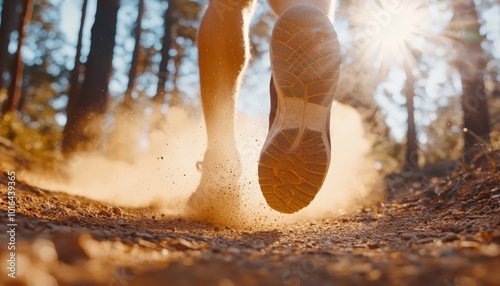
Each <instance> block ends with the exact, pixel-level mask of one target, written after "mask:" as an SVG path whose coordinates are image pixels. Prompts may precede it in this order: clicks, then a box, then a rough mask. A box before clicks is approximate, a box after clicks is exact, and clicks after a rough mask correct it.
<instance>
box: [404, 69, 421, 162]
mask: <svg viewBox="0 0 500 286" xmlns="http://www.w3.org/2000/svg"><path fill="white" fill-rule="evenodd" d="M405 72H406V87H405V93H406V110H407V112H408V129H407V131H406V153H405V161H404V164H403V172H408V171H413V170H416V169H418V141H417V128H416V126H415V106H414V104H413V103H414V98H415V79H414V77H413V74H412V71H411V69H410V68H409V67H407V68H405Z"/></svg>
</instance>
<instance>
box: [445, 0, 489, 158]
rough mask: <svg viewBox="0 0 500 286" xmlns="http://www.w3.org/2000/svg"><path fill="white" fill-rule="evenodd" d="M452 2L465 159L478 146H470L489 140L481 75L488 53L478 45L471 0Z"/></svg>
mask: <svg viewBox="0 0 500 286" xmlns="http://www.w3.org/2000/svg"><path fill="white" fill-rule="evenodd" d="M452 5H453V11H454V13H455V15H454V19H453V20H454V22H455V23H454V24H455V29H456V30H457V31H458V32H459V35H460V36H459V41H458V43H457V44H458V53H457V55H456V56H457V58H456V60H455V62H456V65H457V67H458V70H459V72H460V76H461V81H462V91H463V94H462V100H461V103H462V109H463V128H464V149H463V152H464V157H465V160H466V161H468V160H470V159H472V158H473V157H474V156H475V155H476V154H477V152H478V151H481V150H482V148H473V147H475V146H477V145H480V146H482V145H484V144H489V143H490V136H489V133H490V118H489V114H488V102H487V97H486V91H485V86H484V78H483V76H484V70H485V68H486V63H487V60H488V56H487V55H486V54H485V52H484V51H483V49H482V47H481V42H482V40H483V36H482V35H481V34H480V32H479V28H480V24H479V21H478V14H477V10H476V6H475V4H474V1H472V0H465V1H458V2H456V3H453V4H452ZM473 149H476V150H475V151H474V150H473Z"/></svg>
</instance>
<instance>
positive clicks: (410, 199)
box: [0, 164, 500, 286]
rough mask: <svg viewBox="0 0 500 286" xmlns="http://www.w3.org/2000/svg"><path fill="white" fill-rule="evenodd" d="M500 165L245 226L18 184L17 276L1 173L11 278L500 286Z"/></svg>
mask: <svg viewBox="0 0 500 286" xmlns="http://www.w3.org/2000/svg"><path fill="white" fill-rule="evenodd" d="M495 166H496V165H494V164H493V165H492V166H486V167H483V168H478V169H476V170H474V171H469V172H455V173H454V174H450V175H449V176H448V177H444V178H426V177H419V178H416V179H415V178H414V179H412V180H410V179H405V178H403V177H401V176H397V175H392V176H389V177H388V178H387V179H386V188H387V193H388V199H387V201H386V202H385V203H382V204H378V205H374V206H372V207H369V208H367V207H363V208H359V209H357V210H353V213H352V214H349V215H343V216H341V217H332V218H330V219H322V220H318V221H315V222H307V223H297V224H294V225H290V226H280V225H277V226H275V227H274V228H271V229H269V230H267V231H262V230H259V231H252V230H248V229H247V230H239V229H231V228H227V227H221V226H217V225H210V224H203V223H198V222H193V221H187V220H184V219H179V218H169V217H166V216H162V215H159V214H158V213H159V212H158V211H157V210H155V209H147V208H144V209H131V208H123V207H117V206H112V205H106V204H102V203H99V202H96V201H92V200H89V199H86V198H83V197H78V196H71V195H68V194H64V193H58V192H51V191H47V190H42V189H39V188H37V187H36V186H30V185H27V184H24V183H23V182H19V181H18V182H17V185H16V207H17V209H16V211H17V214H16V217H15V220H16V223H17V227H16V273H15V274H16V278H15V279H12V278H9V277H8V276H7V275H8V273H9V270H8V269H7V266H8V262H7V259H9V255H10V251H9V250H8V249H7V246H8V239H9V233H7V230H8V228H7V223H8V204H9V199H8V193H7V185H8V182H9V178H8V176H7V174H5V173H4V174H2V175H1V176H0V229H1V232H0V265H1V266H2V267H0V277H1V278H0V281H1V282H0V284H1V285H37V286H38V285H116V286H122V285H220V286H230V285H445V286H451V285H456V286H458V285H471V286H474V285H499V284H500V271H498V270H499V269H500V203H499V202H500V175H499V173H498V172H497V170H496V169H495Z"/></svg>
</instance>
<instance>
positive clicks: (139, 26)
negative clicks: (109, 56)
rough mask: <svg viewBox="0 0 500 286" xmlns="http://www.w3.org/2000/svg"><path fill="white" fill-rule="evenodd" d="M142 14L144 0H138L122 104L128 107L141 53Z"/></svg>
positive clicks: (130, 102)
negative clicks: (133, 39) (131, 51)
mask: <svg viewBox="0 0 500 286" xmlns="http://www.w3.org/2000/svg"><path fill="white" fill-rule="evenodd" d="M143 16H144V0H139V4H138V12H137V20H136V24H135V31H134V38H135V45H134V52H133V54H132V61H131V63H130V70H129V72H128V85H127V90H126V91H125V98H124V100H123V104H124V105H125V106H128V107H130V106H131V105H132V101H133V98H132V91H133V90H134V89H135V80H136V78H137V71H138V67H139V56H140V53H141V34H142V18H143Z"/></svg>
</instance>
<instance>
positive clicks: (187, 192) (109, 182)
mask: <svg viewBox="0 0 500 286" xmlns="http://www.w3.org/2000/svg"><path fill="white" fill-rule="evenodd" d="M199 117H202V116H199ZM134 120H146V121H147V120H148V119H147V118H146V116H145V118H143V119H141V118H138V117H137V115H136V116H135V117H134ZM157 127H158V128H156V129H155V128H154V127H153V128H151V127H150V128H151V130H148V131H147V132H144V134H145V135H146V134H149V136H144V138H147V139H144V140H143V141H139V140H136V141H135V142H134V140H135V139H134V138H136V137H137V136H135V137H134V136H133V135H132V134H130V133H131V132H130V129H134V130H140V129H141V128H138V127H137V126H135V127H133V126H128V127H127V126H125V127H124V128H128V130H126V131H124V132H118V133H116V134H115V136H119V137H121V138H119V140H117V138H114V139H113V140H110V142H113V141H114V142H121V144H120V145H121V147H120V146H118V145H115V146H109V148H108V152H107V154H106V155H103V154H79V155H76V156H75V157H74V158H73V159H72V160H71V161H70V162H69V163H68V165H67V168H66V169H67V173H68V174H69V178H68V179H67V180H64V181H61V180H51V179H50V178H40V177H39V176H37V177H36V178H35V177H33V176H32V177H31V179H30V180H29V181H30V183H35V184H36V185H37V186H40V187H42V188H47V189H50V190H54V191H62V192H66V193H69V194H73V195H81V196H85V197H88V198H91V199H95V200H99V201H102V202H105V203H109V204H113V205H119V206H126V207H151V208H155V209H157V210H158V212H160V213H163V214H165V215H166V216H167V217H180V218H187V219H190V218H191V219H196V220H207V221H209V222H211V223H214V224H218V225H228V226H231V227H241V228H252V229H255V228H266V229H268V228H276V227H279V226H280V225H283V224H288V223H294V222H297V221H308V220H317V219H321V218H326V217H331V216H335V215H337V214H340V213H345V212H349V211H350V210H352V209H353V208H354V207H355V206H358V205H360V204H365V203H368V202H372V201H375V200H378V199H380V195H381V193H382V188H381V186H380V184H379V183H380V176H379V174H378V172H377V171H376V170H375V168H374V165H375V162H374V160H373V159H372V158H371V156H370V152H371V147H370V146H371V143H370V139H369V136H367V135H366V134H365V133H364V130H363V126H362V122H361V117H360V115H359V114H358V113H357V111H355V110H354V109H353V108H351V107H348V106H345V105H342V104H339V103H335V104H334V106H333V107H332V116H331V134H332V162H331V165H330V169H329V173H328V175H327V178H326V180H325V183H324V186H323V188H322V190H321V191H320V192H319V194H318V195H317V196H316V198H315V200H314V201H313V202H312V203H311V205H310V206H308V207H307V208H305V209H303V210H301V211H299V212H298V213H295V214H292V215H283V214H280V213H277V212H276V211H273V210H272V209H271V208H269V207H268V206H267V204H266V202H265V200H264V198H263V196H262V194H261V191H260V188H259V183H258V178H257V165H258V158H259V154H260V149H261V146H262V144H263V142H264V140H265V137H266V135H267V129H268V126H267V115H262V116H259V117H258V118H255V117H250V116H248V115H245V114H239V115H238V118H237V123H236V129H237V135H236V141H237V147H238V151H239V153H240V160H241V166H242V170H241V171H242V172H241V177H240V178H239V180H238V182H237V185H236V186H234V185H233V186H231V189H230V190H227V189H226V190H225V189H224V187H220V188H218V189H215V188H211V189H207V190H203V189H202V188H203V186H199V183H200V179H201V178H202V172H201V171H200V166H202V160H203V156H204V153H205V149H206V135H205V127H204V122H203V120H202V119H200V118H193V117H192V116H189V115H188V113H187V112H185V111H184V110H183V109H180V108H172V109H170V110H169V112H168V115H167V118H166V120H165V121H164V122H163V124H161V126H157ZM143 130H144V128H143ZM117 134H118V135H117ZM132 145H133V146H138V147H137V148H136V149H134V150H128V149H124V150H120V152H117V148H118V149H119V148H122V147H124V146H132ZM124 151H125V152H124ZM110 153H111V154H112V156H109V154H110ZM117 154H122V155H123V154H125V155H126V156H122V157H125V158H126V159H124V160H123V159H122V160H118V159H116V157H119V156H118V155H117ZM33 180H36V182H33ZM197 188H200V190H201V191H202V192H205V195H206V196H208V201H210V205H208V206H203V207H201V208H200V209H196V206H194V207H193V206H189V205H188V200H189V197H190V196H191V194H192V193H193V192H194V191H195V190H197ZM228 192H229V193H233V194H234V193H235V192H238V194H239V195H238V196H233V198H236V199H233V201H231V198H228V197H227V194H228ZM238 197H239V199H240V202H239V203H238V202H236V201H237V200H238V199H237V198H238Z"/></svg>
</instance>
